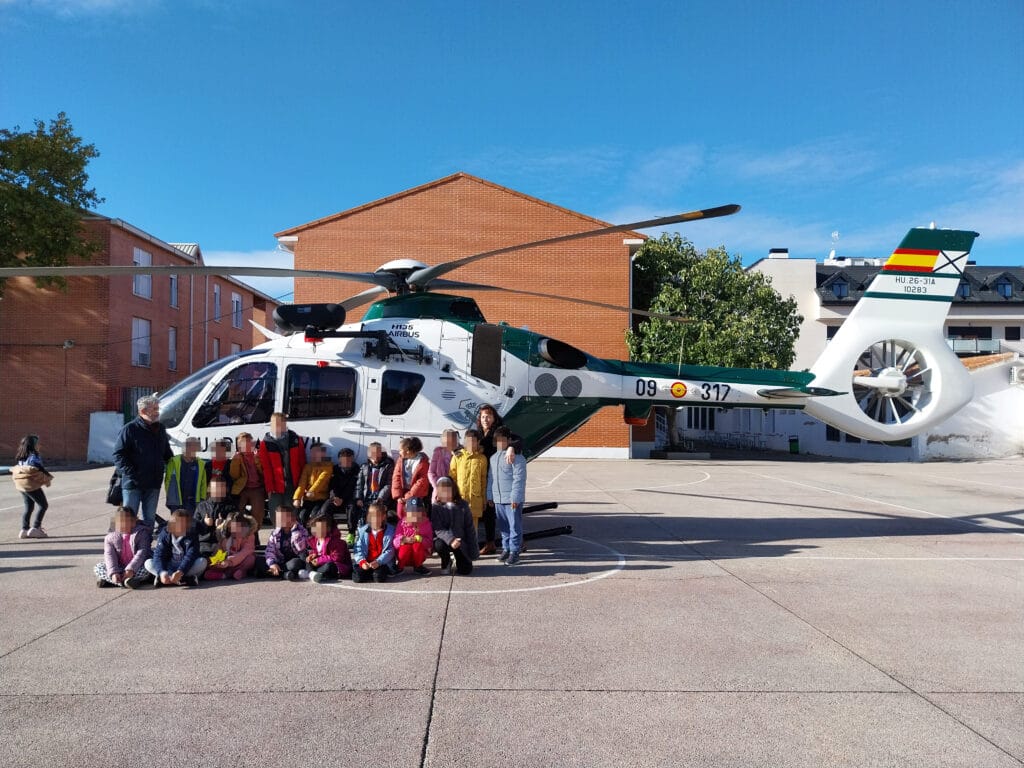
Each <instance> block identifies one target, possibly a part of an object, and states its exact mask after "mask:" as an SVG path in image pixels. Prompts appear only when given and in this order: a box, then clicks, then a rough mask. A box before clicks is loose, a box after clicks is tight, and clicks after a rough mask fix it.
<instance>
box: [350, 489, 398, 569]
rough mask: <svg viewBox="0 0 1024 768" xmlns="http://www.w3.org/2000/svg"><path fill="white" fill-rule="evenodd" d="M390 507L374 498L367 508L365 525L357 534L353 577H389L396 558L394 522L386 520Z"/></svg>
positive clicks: (353, 559)
mask: <svg viewBox="0 0 1024 768" xmlns="http://www.w3.org/2000/svg"><path fill="white" fill-rule="evenodd" d="M386 515H387V508H386V507H385V506H384V502H382V501H374V502H372V503H371V504H370V506H369V507H367V509H366V525H364V526H361V527H360V528H359V532H358V533H357V534H356V548H355V555H354V556H353V558H352V581H354V582H356V583H357V584H358V583H361V582H364V581H369V580H370V579H371V578H372V579H373V580H374V581H376V582H382V581H387V579H388V576H389V575H390V573H391V568H392V564H393V563H394V562H395V546H394V538H395V526H393V525H391V524H390V523H388V522H387V517H386Z"/></svg>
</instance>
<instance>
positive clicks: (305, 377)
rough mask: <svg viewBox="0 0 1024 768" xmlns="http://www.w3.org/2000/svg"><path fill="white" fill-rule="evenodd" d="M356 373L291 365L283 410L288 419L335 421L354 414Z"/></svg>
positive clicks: (337, 369)
mask: <svg viewBox="0 0 1024 768" xmlns="http://www.w3.org/2000/svg"><path fill="white" fill-rule="evenodd" d="M355 402H356V373H355V371H353V370H352V369H351V368H336V367H329V368H318V367H317V366H315V365H289V366H288V374H287V381H286V383H285V395H284V410H285V413H287V414H288V418H289V419H336V418H345V417H348V416H351V415H352V414H353V413H355Z"/></svg>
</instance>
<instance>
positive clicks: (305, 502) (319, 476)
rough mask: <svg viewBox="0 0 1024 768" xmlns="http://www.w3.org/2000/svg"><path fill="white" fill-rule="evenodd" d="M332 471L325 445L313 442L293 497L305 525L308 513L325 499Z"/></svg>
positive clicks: (307, 520)
mask: <svg viewBox="0 0 1024 768" xmlns="http://www.w3.org/2000/svg"><path fill="white" fill-rule="evenodd" d="M333 473H334V464H332V463H331V460H330V458H329V457H328V455H327V446H326V445H324V444H323V443H314V444H313V445H312V446H311V447H310V449H309V461H308V462H307V463H306V466H305V467H304V468H303V470H302V476H301V477H300V478H299V483H298V485H296V486H295V496H294V498H293V501H294V504H295V507H296V508H297V509H298V510H299V519H300V520H301V521H302V524H303V525H306V523H308V522H309V517H310V515H311V514H312V513H313V512H314V511H315V510H318V509H320V507H321V506H323V503H324V502H325V501H327V494H328V491H329V490H330V487H331V475H332V474H333Z"/></svg>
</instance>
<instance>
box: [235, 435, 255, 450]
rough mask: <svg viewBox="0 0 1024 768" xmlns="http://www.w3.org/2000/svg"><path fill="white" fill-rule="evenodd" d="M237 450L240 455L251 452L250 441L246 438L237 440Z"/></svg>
mask: <svg viewBox="0 0 1024 768" xmlns="http://www.w3.org/2000/svg"><path fill="white" fill-rule="evenodd" d="M238 450H240V451H241V452H242V453H249V451H251V450H252V439H251V438H248V437H242V438H239V440H238Z"/></svg>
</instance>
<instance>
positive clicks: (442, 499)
mask: <svg viewBox="0 0 1024 768" xmlns="http://www.w3.org/2000/svg"><path fill="white" fill-rule="evenodd" d="M454 496H455V495H454V494H453V493H452V487H451V486H450V485H447V484H445V485H439V486H437V489H436V490H435V491H434V499H436V500H437V502H438V503H439V504H447V503H448V502H449V501H451V500H452V499H453V498H454Z"/></svg>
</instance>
